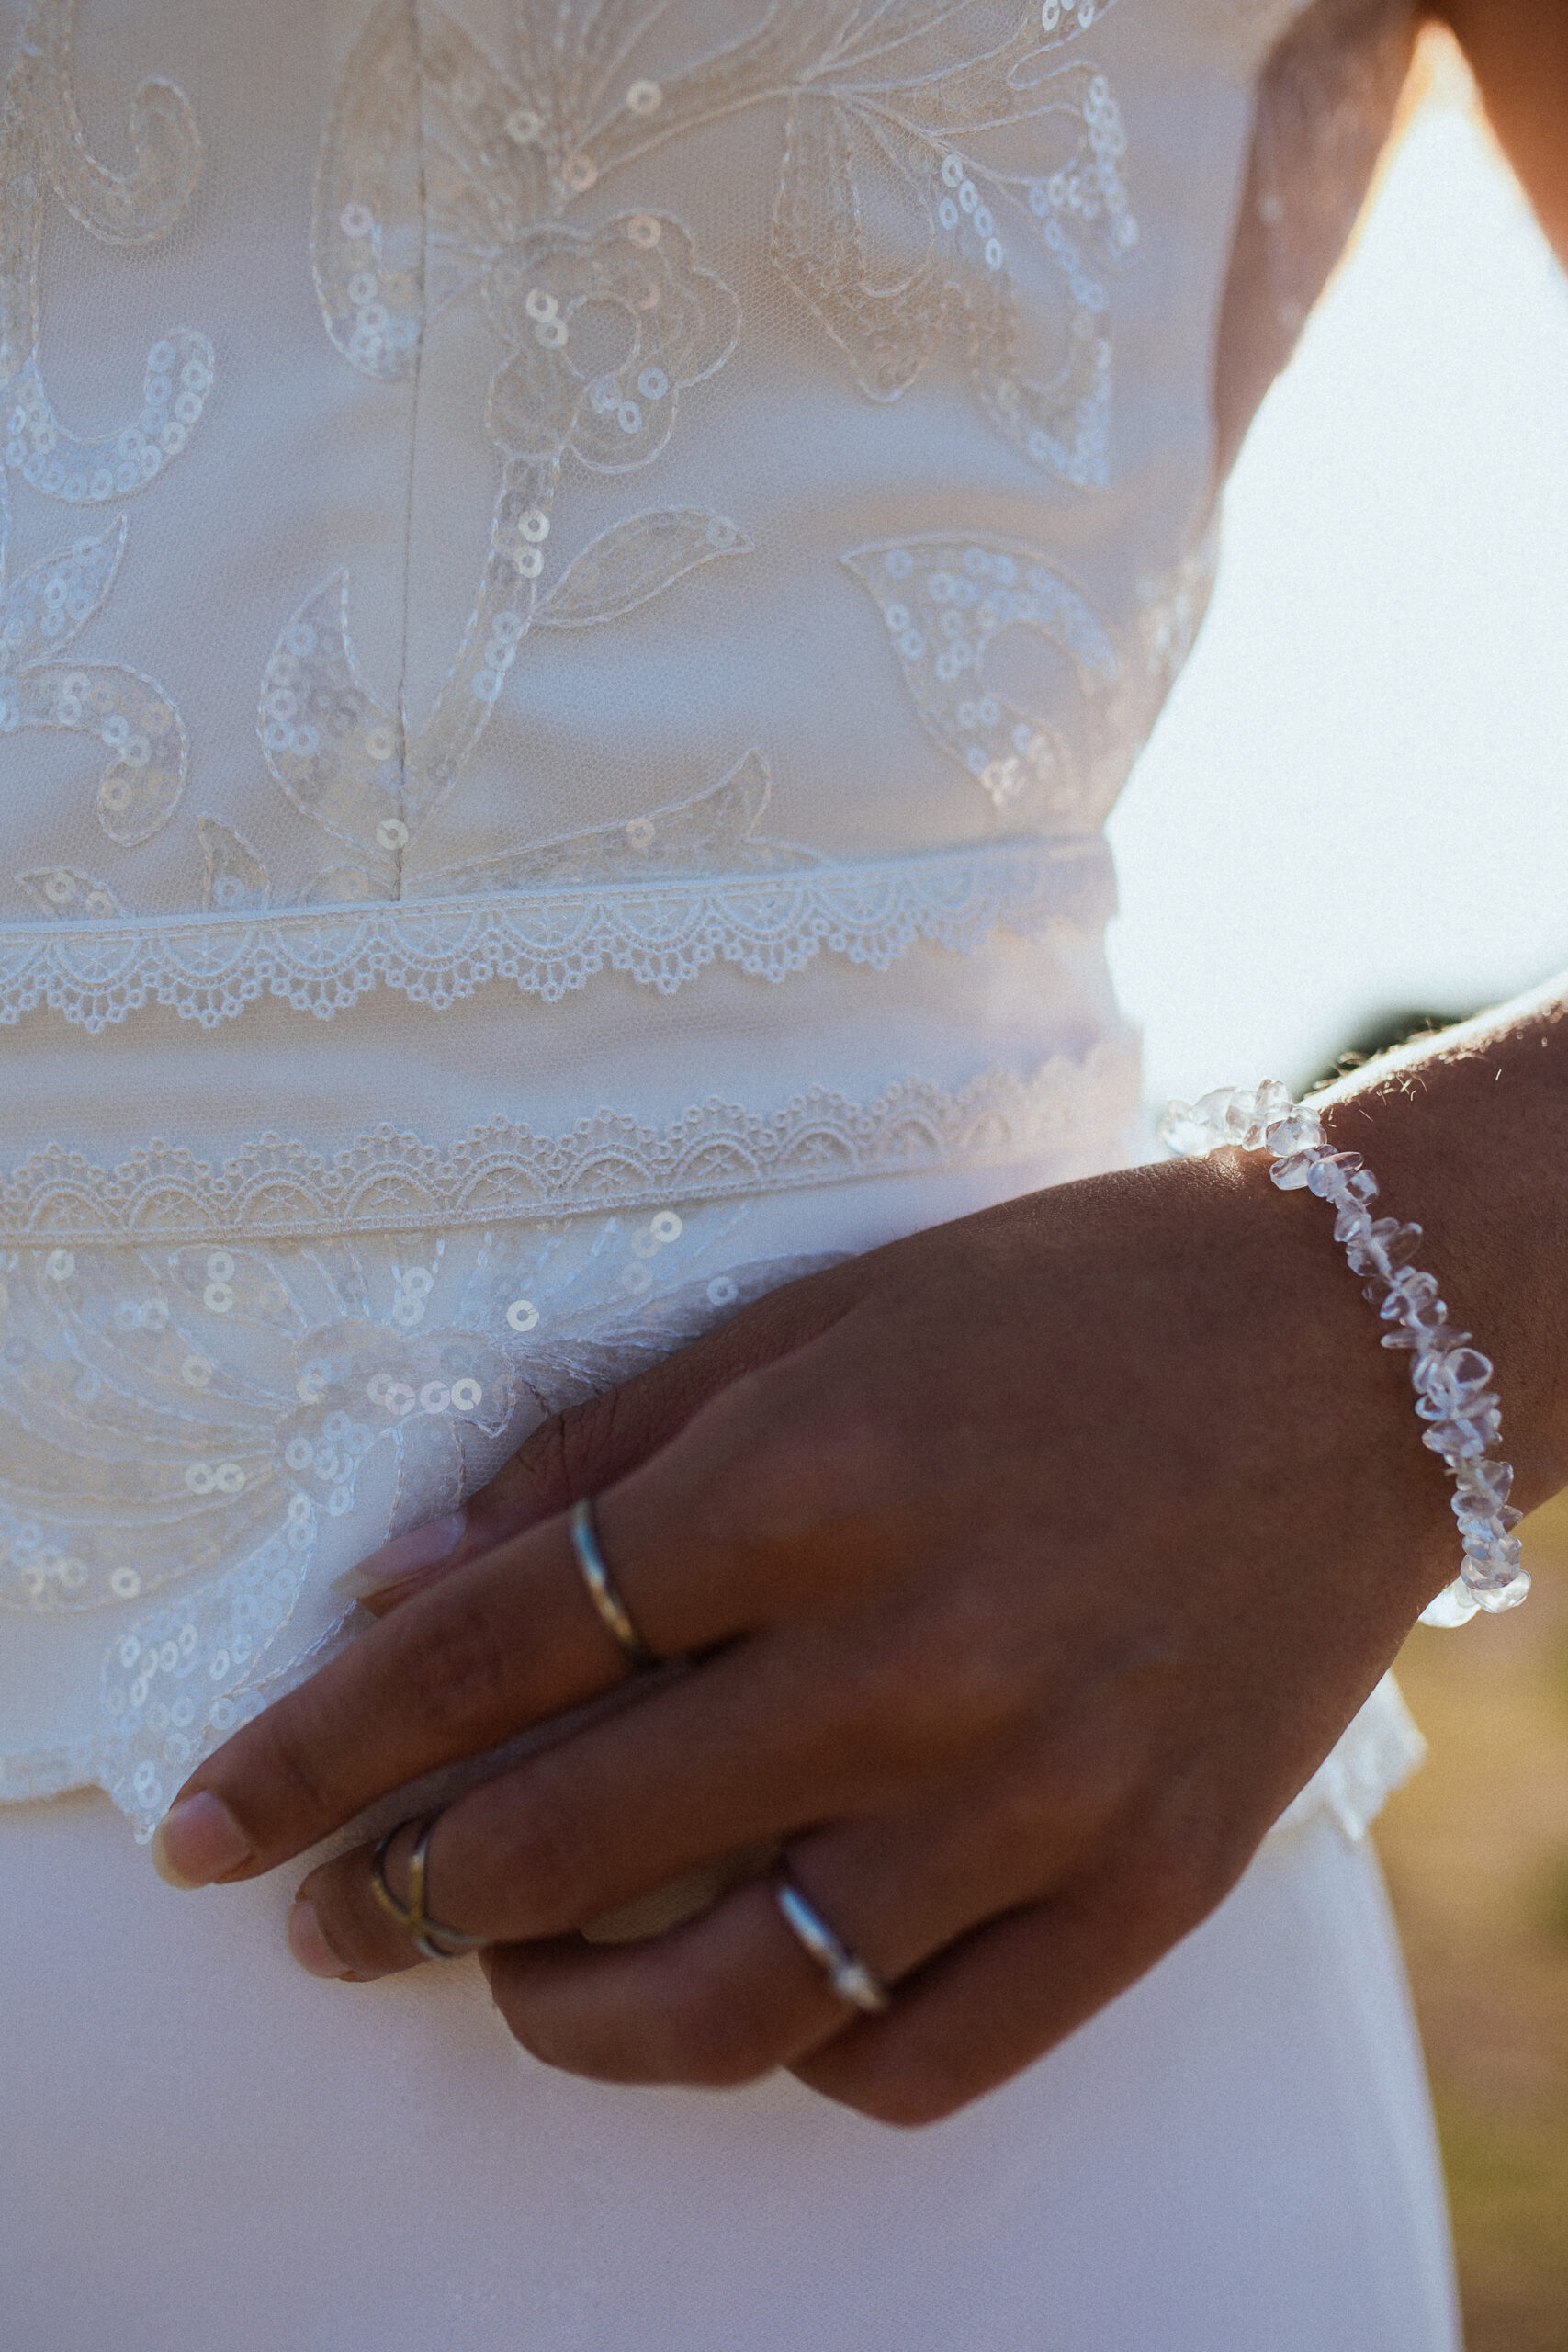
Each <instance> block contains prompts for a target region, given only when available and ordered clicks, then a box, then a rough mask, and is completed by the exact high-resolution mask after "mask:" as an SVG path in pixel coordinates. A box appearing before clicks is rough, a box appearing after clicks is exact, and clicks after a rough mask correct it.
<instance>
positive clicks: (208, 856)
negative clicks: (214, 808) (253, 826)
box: [196, 817, 272, 915]
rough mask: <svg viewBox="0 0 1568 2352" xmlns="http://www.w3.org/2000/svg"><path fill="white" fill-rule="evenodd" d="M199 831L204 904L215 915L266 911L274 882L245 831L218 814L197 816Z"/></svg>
mask: <svg viewBox="0 0 1568 2352" xmlns="http://www.w3.org/2000/svg"><path fill="white" fill-rule="evenodd" d="M196 833H197V841H198V842H200V843H201V863H202V873H203V885H204V888H203V897H202V902H203V904H204V905H205V906H207V907H209V908H210V909H211V910H212V912H213V913H214V914H225V915H228V914H260V913H262V912H264V911H265V908H266V907H267V905H268V903H269V902H270V900H271V898H272V884H271V881H270V879H269V877H268V875H267V870H266V867H265V865H263V863H262V861H261V859H260V858H259V857H258V856H257V855H256V853H255V851H254V849H253V848H252V847H251V845H250V843H249V842H248V841H247V840H246V839H245V837H244V835H243V833H237V832H236V831H234V828H233V826H232V825H225V824H223V823H221V822H220V820H219V819H218V818H216V817H198V818H197V820H196Z"/></svg>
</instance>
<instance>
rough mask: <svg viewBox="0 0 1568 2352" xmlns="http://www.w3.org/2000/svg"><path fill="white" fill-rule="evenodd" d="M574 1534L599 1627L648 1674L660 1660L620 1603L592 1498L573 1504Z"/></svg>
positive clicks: (573, 1543)
mask: <svg viewBox="0 0 1568 2352" xmlns="http://www.w3.org/2000/svg"><path fill="white" fill-rule="evenodd" d="M567 1525H568V1528H569V1529H570V1534H571V1548H572V1552H573V1554H574V1555H575V1556H576V1559H577V1566H578V1571H579V1574H580V1575H581V1578H582V1581H583V1583H584V1584H585V1585H586V1586H587V1588H588V1598H589V1600H591V1601H592V1603H593V1607H594V1610H595V1612H596V1613H597V1615H598V1619H599V1623H601V1624H602V1625H603V1626H604V1631H605V1632H606V1633H607V1634H609V1636H610V1638H611V1640H612V1641H613V1642H614V1643H615V1646H616V1647H617V1649H618V1650H619V1651H620V1653H621V1656H622V1657H624V1658H626V1660H627V1661H628V1662H629V1664H631V1665H632V1666H634V1667H635V1668H637V1672H638V1673H639V1674H646V1673H647V1671H648V1669H649V1667H650V1666H657V1665H658V1664H659V1660H658V1658H657V1657H655V1656H654V1654H653V1652H652V1651H651V1650H650V1649H649V1646H648V1644H647V1643H646V1642H645V1641H644V1640H643V1638H642V1635H641V1634H639V1633H638V1632H637V1622H636V1620H635V1619H634V1617H633V1616H632V1612H631V1611H630V1610H629V1609H628V1608H627V1607H626V1602H625V1601H624V1600H622V1599H621V1596H620V1593H619V1591H618V1590H617V1589H616V1585H615V1577H613V1576H612V1575H611V1574H610V1571H609V1569H608V1568H607V1567H606V1566H605V1565H604V1553H603V1552H602V1551H601V1550H600V1549H599V1531H598V1529H597V1528H596V1527H595V1526H594V1524H593V1498H592V1496H591V1495H584V1497H583V1498H582V1500H581V1502H578V1503H573V1505H572V1507H571V1516H570V1519H569V1521H567Z"/></svg>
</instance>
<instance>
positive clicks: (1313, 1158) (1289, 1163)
mask: <svg viewBox="0 0 1568 2352" xmlns="http://www.w3.org/2000/svg"><path fill="white" fill-rule="evenodd" d="M1316 1166H1317V1151H1316V1149H1314V1148H1309V1149H1308V1150H1305V1151H1295V1152H1292V1154H1291V1155H1290V1157H1289V1158H1288V1159H1277V1160H1276V1161H1275V1162H1274V1165H1273V1166H1272V1168H1270V1170H1269V1178H1270V1180H1271V1181H1272V1182H1274V1183H1276V1184H1278V1186H1279V1187H1280V1192H1281V1193H1299V1192H1301V1191H1302V1190H1303V1187H1304V1186H1305V1185H1306V1184H1308V1183H1309V1182H1311V1180H1312V1171H1313V1170H1314V1168H1315V1167H1316Z"/></svg>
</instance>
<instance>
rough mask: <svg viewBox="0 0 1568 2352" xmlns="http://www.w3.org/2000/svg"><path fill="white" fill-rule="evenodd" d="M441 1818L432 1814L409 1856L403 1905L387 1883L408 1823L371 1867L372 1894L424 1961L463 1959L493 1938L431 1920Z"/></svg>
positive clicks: (388, 1839)
mask: <svg viewBox="0 0 1568 2352" xmlns="http://www.w3.org/2000/svg"><path fill="white" fill-rule="evenodd" d="M440 1818H441V1815H440V1814H439V1813H433V1814H432V1815H430V1816H429V1818H428V1820H427V1821H426V1822H425V1824H424V1826H423V1829H422V1830H421V1831H420V1833H419V1836H418V1838H416V1839H415V1841H414V1849H413V1851H412V1854H411V1855H410V1856H409V1899H408V1901H407V1902H406V1903H400V1902H399V1901H398V1898H397V1896H396V1895H395V1894H393V1893H392V1890H391V1888H390V1887H389V1885H388V1884H387V1854H388V1851H389V1848H390V1846H391V1843H392V1840H393V1838H396V1837H397V1836H399V1834H400V1832H401V1831H402V1830H404V1829H406V1828H407V1827H408V1823H407V1822H406V1821H400V1822H397V1823H395V1824H394V1825H393V1826H392V1827H391V1828H390V1829H389V1830H388V1832H387V1834H386V1836H385V1837H384V1838H382V1840H381V1842H380V1844H379V1845H378V1847H377V1849H376V1853H375V1858H374V1860H372V1862H371V1864H370V1891H371V1893H372V1894H374V1895H375V1897H376V1900H377V1902H378V1904H379V1905H380V1906H381V1908H382V1910H383V1911H384V1912H385V1913H386V1914H387V1917H389V1919H395V1920H396V1921H397V1923H398V1925H399V1927H400V1928H402V1930H403V1932H404V1934H405V1935H406V1936H408V1937H409V1938H411V1939H412V1943H413V1948H414V1950H415V1951H417V1952H418V1953H420V1955H421V1956H422V1957H423V1959H425V1960H461V1959H462V1957H463V1955H464V1953H465V1952H470V1951H479V1949H480V1948H481V1946H483V1945H484V1944H486V1943H488V1942H489V1940H490V1939H489V1937H488V1936H465V1935H463V1934H461V1933H460V1932H459V1930H458V1929H457V1928H444V1927H442V1926H441V1924H440V1922H439V1921H438V1920H435V1919H433V1918H432V1917H430V1914H429V1913H428V1911H426V1909H425V1907H424V1898H425V1893H426V1864H427V1858H428V1856H429V1852H430V1833H431V1831H432V1830H433V1829H434V1826H435V1825H436V1823H437V1822H438V1821H439V1820H440ZM437 1938H439V1941H437V1940H436V1939H437Z"/></svg>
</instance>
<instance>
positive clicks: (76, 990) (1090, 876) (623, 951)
mask: <svg viewBox="0 0 1568 2352" xmlns="http://www.w3.org/2000/svg"><path fill="white" fill-rule="evenodd" d="M1114 911H1115V882H1114V874H1113V869H1112V866H1111V853H1110V850H1109V848H1108V846H1107V844H1106V842H1105V841H1104V840H1103V838H1102V837H1101V836H1100V835H1099V834H1097V833H1096V834H1086V835H1081V836H1079V835H1073V836H1069V837H1065V838H1062V839H1057V840H1042V841H1037V842H983V843H979V844H976V845H975V846H974V847H971V848H964V849H961V850H942V851H934V852H929V853H925V854H920V855H918V856H913V857H905V858H897V859H883V860H874V861H868V862H866V863H864V864H859V865H848V864H846V865H821V866H807V867H804V868H799V867H797V868H789V869H784V870H781V871H773V872H768V871H763V872H755V873H750V874H745V873H742V874H729V875H717V876H713V875H710V876H690V877H680V876H675V877H671V878H670V879H668V880H662V881H648V882H637V883H594V884H581V885H574V886H571V887H570V888H565V887H563V888H539V889H527V890H511V891H494V892H491V893H490V894H488V895H486V896H483V897H465V898H461V899H447V898H440V899H432V898H426V899H402V900H399V901H398V902H396V903H394V904H389V905H374V906H367V905H355V906H347V907H337V908H325V909H314V908H290V909H285V910H254V911H251V912H247V913H245V914H243V915H225V914H206V915H181V916H170V917H163V918H150V917H138V918H132V919H130V920H118V921H117V920H114V919H112V918H111V919H107V920H101V921H96V922H86V923H81V922H52V923H51V922H43V923H28V924H23V925H12V926H7V927H6V928H4V929H0V1026H4V1025H14V1024H15V1023H17V1022H19V1021H20V1020H22V1019H23V1017H24V1016H25V1015H27V1014H28V1013H30V1012H36V1011H38V1010H39V1009H40V1008H44V1007H47V1008H48V1009H49V1010H51V1011H52V1012H58V1013H60V1014H62V1016H63V1018H64V1019H65V1020H66V1021H68V1022H70V1023H72V1024H73V1025H74V1026H76V1027H78V1028H82V1029H85V1030H86V1031H88V1032H89V1033H90V1034H93V1035H97V1034H98V1033H100V1032H102V1031H103V1030H105V1029H107V1028H109V1027H111V1026H113V1025H114V1024H115V1023H119V1022H122V1021H124V1020H126V1019H127V1018H128V1017H129V1016H130V1014H131V1013H133V1012H141V1011H142V1010H144V1009H146V1008H148V1007H150V1006H158V1005H163V1006H169V1007H172V1008H173V1009H174V1010H175V1012H177V1013H178V1014H179V1015H180V1016H181V1018H182V1019H184V1020H187V1021H194V1022H196V1023H197V1024H198V1025H199V1026H200V1027H201V1028H204V1029H211V1028H216V1027H218V1026H219V1025H220V1023H223V1022H225V1021H232V1020H234V1019H236V1018H237V1017H238V1015H239V1014H240V1013H242V1012H243V1011H244V1009H245V1007H246V1005H247V1004H251V1003H254V1001H256V1000H257V999H259V998H262V997H276V998H281V999H283V1000H284V1001H287V1002H288V1004H290V1005H292V1006H293V1007H294V1008H295V1009H296V1011H298V1012H311V1013H314V1014H315V1015H316V1017H317V1018H318V1019H320V1020H331V1019H332V1018H333V1016H334V1015H336V1014H337V1013H340V1012H345V1011H346V1010H347V1009H348V1008H349V1007H350V1006H352V1005H353V1004H355V1002H357V1001H358V1000H359V999H360V998H361V997H363V996H365V995H367V994H368V993H369V992H370V991H372V990H373V989H377V988H389V989H397V990H400V992H401V993H402V994H403V995H405V996H406V997H408V998H409V999H410V1000H411V1001H412V1002H413V1003H415V1004H423V1005H429V1006H432V1007H434V1008H435V1009H436V1010H443V1009H445V1008H446V1006H448V1005H452V1004H455V1003H457V1002H458V1001H461V1000H462V999H464V998H466V997H469V996H472V995H473V994H474V992H475V990H476V989H479V988H482V987H484V986H486V985H487V984H488V983H489V982H491V981H492V980H498V979H509V980H512V981H513V982H514V983H515V985H516V986H517V988H518V989H520V990H521V991H522V992H523V993H524V994H525V995H530V996H536V997H538V998H539V999H540V1000H541V1001H543V1002H544V1003H547V1004H551V1003H557V1002H558V1001H560V999H561V998H562V997H564V996H567V995H569V994H570V993H571V992H572V991H574V990H576V989H581V988H584V987H586V985H587V984H588V982H589V981H590V980H591V979H592V978H594V976H595V975H596V974H598V973H601V972H604V971H605V970H610V971H615V972H624V973H626V974H627V975H628V976H629V977H630V978H631V979H633V980H634V981H636V982H637V984H638V985H639V986H641V987H644V988H653V989H659V990H660V992H661V993H663V994H665V995H670V994H672V993H673V992H674V991H675V989H679V988H681V987H683V986H684V985H685V983H686V982H687V981H689V980H692V979H694V978H695V977H696V975H697V974H698V973H699V972H700V971H701V970H702V969H703V968H704V967H705V966H706V965H708V964H711V963H713V962H714V961H715V960H716V959H722V960H723V961H725V962H727V963H731V964H738V965H739V967H740V968H741V970H742V971H744V972H747V973H750V974H751V975H753V976H754V977H756V978H761V979H767V980H773V981H779V980H784V979H786V978H789V976H790V975H791V974H792V973H795V972H799V971H802V970H804V969H805V967H806V966H807V964H808V963H809V962H810V961H811V960H812V958H813V957H814V956H818V955H820V954H822V953H824V952H825V953H828V954H830V955H835V956H844V957H846V958H847V959H848V960H849V961H850V962H851V963H855V964H866V965H870V966H871V967H873V968H874V969H876V970H878V971H883V970H886V968H887V967H888V966H889V965H891V964H893V963H895V962H896V961H897V959H898V958H899V957H900V956H904V955H906V954H908V950H909V949H910V948H911V947H912V946H913V945H914V944H915V943H916V941H917V940H925V941H929V942H931V944H934V945H936V946H939V947H944V948H948V949H951V950H953V951H955V952H958V953H961V954H969V953H973V951H974V950H975V949H976V948H977V947H978V946H979V945H980V944H982V943H983V942H984V940H986V939H987V937H988V936H989V935H990V933H992V932H994V931H995V930H997V929H998V927H1001V926H1006V927H1007V928H1008V929H1010V930H1012V931H1015V932H1018V933H1021V934H1024V935H1029V934H1032V933H1038V932H1040V931H1042V930H1043V929H1044V928H1045V927H1046V926H1047V925H1048V924H1051V923H1053V922H1067V923H1071V924H1074V925H1076V926H1077V927H1079V928H1083V929H1088V928H1090V927H1099V926H1100V925H1102V924H1103V923H1104V922H1107V921H1108V920H1109V918H1110V917H1111V914H1113V913H1114Z"/></svg>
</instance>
